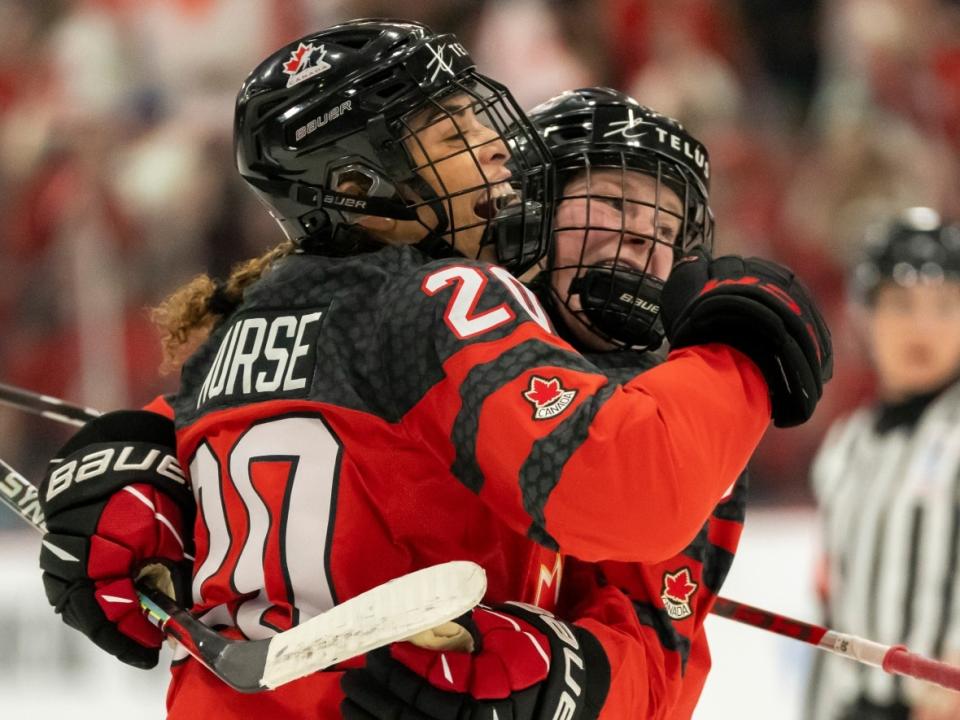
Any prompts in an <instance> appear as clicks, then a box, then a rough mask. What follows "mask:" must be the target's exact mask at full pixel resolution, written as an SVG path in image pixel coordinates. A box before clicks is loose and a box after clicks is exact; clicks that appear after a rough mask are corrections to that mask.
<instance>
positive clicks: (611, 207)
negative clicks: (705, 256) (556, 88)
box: [531, 88, 713, 350]
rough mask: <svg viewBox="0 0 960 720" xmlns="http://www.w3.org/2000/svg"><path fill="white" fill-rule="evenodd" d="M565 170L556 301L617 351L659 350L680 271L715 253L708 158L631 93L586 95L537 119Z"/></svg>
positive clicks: (558, 213) (552, 106) (557, 102)
mask: <svg viewBox="0 0 960 720" xmlns="http://www.w3.org/2000/svg"><path fill="white" fill-rule="evenodd" d="M531 119H533V121H534V123H535V124H536V125H537V127H538V129H539V131H540V132H541V134H542V135H543V136H544V138H545V140H546V143H547V146H548V147H549V148H550V150H551V151H552V153H553V155H554V160H555V162H556V164H557V167H558V175H559V182H558V192H557V194H556V196H555V200H554V207H553V209H554V212H555V224H554V228H553V236H552V239H551V251H550V255H549V261H548V263H547V267H546V272H547V273H549V276H548V277H549V283H550V289H551V298H552V301H553V302H554V303H556V304H559V305H562V306H563V308H564V309H565V310H566V314H567V315H568V316H571V317H572V318H574V320H575V322H577V323H579V324H581V325H582V326H584V327H585V328H586V329H587V330H589V332H590V333H592V334H593V335H594V336H596V337H597V338H599V339H600V340H602V341H604V343H605V344H606V345H609V346H614V347H629V348H636V349H650V350H653V349H656V348H657V347H659V345H660V344H661V342H662V340H663V329H662V324H661V322H660V319H659V314H660V292H661V290H662V288H663V281H664V279H665V278H666V277H667V275H668V274H669V272H670V269H671V268H672V266H673V264H674V263H675V262H676V261H677V260H679V259H680V258H681V257H682V256H683V255H684V254H685V252H686V251H688V250H689V249H690V248H692V247H694V246H696V245H704V246H706V247H707V248H708V249H710V248H711V247H712V244H713V215H712V213H711V211H710V208H709V205H708V199H707V188H708V183H709V161H708V158H707V152H706V149H705V148H704V147H703V146H702V145H701V144H700V143H699V142H698V141H696V140H695V139H694V138H693V137H692V136H690V135H689V134H688V133H686V131H685V130H684V129H683V127H682V126H680V125H679V123H676V122H675V121H673V120H671V119H670V118H666V117H664V116H662V115H659V114H657V113H654V112H653V111H651V110H649V109H648V108H645V107H643V106H641V105H639V104H638V103H636V102H635V101H634V100H632V99H631V98H629V97H628V96H626V95H623V94H622V93H619V92H616V91H613V90H607V89H605V88H590V89H587V90H577V91H572V92H569V93H564V94H563V95H561V96H559V97H558V98H555V99H554V100H553V101H550V102H548V103H547V104H546V105H545V106H541V108H538V109H535V110H533V111H532V112H531Z"/></svg>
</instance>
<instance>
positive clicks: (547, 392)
mask: <svg viewBox="0 0 960 720" xmlns="http://www.w3.org/2000/svg"><path fill="white" fill-rule="evenodd" d="M524 396H525V397H526V398H527V400H529V401H530V402H532V403H535V404H536V405H547V404H548V403H551V402H553V401H554V400H556V399H557V398H558V397H560V380H558V379H557V378H550V379H549V380H544V379H543V378H539V377H532V378H530V389H529V390H527V391H526V392H525V393H524Z"/></svg>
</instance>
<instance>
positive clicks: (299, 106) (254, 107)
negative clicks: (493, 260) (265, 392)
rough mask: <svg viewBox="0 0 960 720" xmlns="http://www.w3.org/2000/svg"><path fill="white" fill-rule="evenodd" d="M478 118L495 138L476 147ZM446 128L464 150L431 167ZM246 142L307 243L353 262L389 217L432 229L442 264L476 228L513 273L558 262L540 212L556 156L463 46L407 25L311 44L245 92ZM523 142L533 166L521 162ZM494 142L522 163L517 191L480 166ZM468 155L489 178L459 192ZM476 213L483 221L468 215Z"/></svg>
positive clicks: (367, 23) (292, 48)
mask: <svg viewBox="0 0 960 720" xmlns="http://www.w3.org/2000/svg"><path fill="white" fill-rule="evenodd" d="M467 114H470V116H471V118H475V120H476V121H477V122H479V125H478V127H481V128H483V129H484V133H483V134H484V137H483V138H482V140H481V139H479V138H475V139H476V142H474V139H468V134H469V133H467V132H465V131H464V129H463V127H462V123H464V122H465V121H464V118H465V116H466V115H467ZM440 122H448V127H449V128H450V131H451V132H450V135H451V138H449V139H448V140H445V142H447V146H446V147H447V149H446V150H445V151H444V155H443V157H431V156H430V154H429V153H427V152H426V150H425V149H424V146H423V145H422V143H420V140H419V137H418V133H419V132H421V131H422V130H423V129H424V127H427V126H430V127H432V126H436V125H437V124H438V123H440ZM488 131H489V132H488ZM234 143H235V150H236V160H237V166H238V168H239V170H240V174H241V175H242V176H243V177H244V179H245V180H246V181H247V182H249V183H250V184H251V185H252V186H253V188H254V189H255V191H256V192H257V194H258V195H259V196H260V198H261V199H262V200H263V201H264V202H265V203H266V204H267V206H268V207H269V208H270V211H271V214H272V215H273V216H274V217H275V218H276V220H277V221H278V222H279V223H280V226H281V227H282V228H283V230H284V232H285V234H286V235H287V236H288V237H289V238H290V239H291V240H294V241H296V242H299V243H301V244H308V243H309V244H310V245H311V246H312V247H316V248H320V249H321V250H323V249H324V248H326V249H327V250H328V251H330V252H336V253H347V254H349V253H350V252H354V251H357V250H358V249H360V247H361V246H362V245H363V244H364V243H365V242H368V241H369V236H367V235H365V234H364V233H363V232H358V231H357V229H356V226H355V224H354V223H355V222H356V220H357V219H358V217H360V216H380V217H387V218H394V219H398V220H414V221H417V222H419V223H420V224H421V225H423V228H424V229H423V232H424V235H425V237H424V238H423V240H421V241H420V242H419V243H418V246H419V247H420V248H421V249H423V250H424V251H425V252H427V253H428V254H429V255H432V256H437V257H440V256H445V255H451V254H464V253H463V248H462V247H461V246H462V245H463V242H464V241H462V240H461V241H460V243H459V246H458V236H459V238H464V237H465V235H464V233H465V231H468V230H469V231H471V233H473V234H474V236H475V235H476V234H478V233H479V232H480V231H484V239H483V243H484V244H489V243H493V244H495V245H496V249H497V262H499V263H500V264H502V265H504V266H506V267H508V268H509V269H511V270H513V271H514V272H518V271H521V270H523V269H525V268H527V267H530V266H531V265H533V264H534V263H535V262H536V261H537V260H539V259H540V258H541V257H542V256H543V254H544V253H545V252H546V246H547V239H548V236H549V230H548V228H547V226H546V223H545V221H544V218H543V213H542V211H541V208H542V206H541V204H540V202H541V196H544V195H545V194H546V193H549V192H551V191H552V188H551V178H552V174H551V170H550V168H549V154H548V153H547V152H546V149H545V148H544V146H543V145H542V143H541V142H540V141H539V139H538V138H537V136H536V133H535V131H534V130H533V128H532V126H531V125H530V123H529V121H528V120H527V118H526V116H525V115H524V114H523V112H522V111H521V110H520V109H519V107H518V106H517V104H516V102H515V101H514V99H513V97H512V96H511V95H510V93H509V91H508V90H507V89H506V88H505V87H504V86H503V85H500V84H499V83H497V82H494V81H493V80H490V79H489V78H486V77H484V76H482V75H480V74H479V73H477V72H476V70H475V69H474V63H473V61H472V60H471V59H470V56H469V55H468V54H467V51H466V50H465V49H464V47H463V45H461V44H460V43H459V42H458V41H457V39H456V38H455V37H454V36H453V35H438V34H435V33H433V32H432V31H431V30H430V29H429V28H427V27H426V26H424V25H421V24H418V23H414V22H405V21H394V20H355V21H351V22H347V23H344V24H342V25H337V26H335V27H331V28H328V29H326V30H322V31H320V32H317V33H313V34H311V35H307V36H306V37H303V38H301V39H300V40H298V41H296V42H293V43H291V44H289V45H287V46H286V47H284V48H281V49H280V50H278V51H277V52H275V53H274V54H273V55H271V56H270V57H269V58H267V59H266V60H265V61H264V62H262V63H261V64H260V65H259V66H258V67H257V68H256V69H255V70H254V71H253V72H252V73H251V74H250V76H249V77H248V78H247V80H246V81H245V82H244V84H243V86H242V87H241V89H240V92H239V94H238V97H237V104H236V115H235V137H234ZM471 143H473V144H471ZM518 143H522V145H523V147H524V153H523V154H522V156H520V155H519V154H517V153H514V152H513V149H514V148H515V147H517V146H518ZM493 144H497V147H498V148H499V149H498V152H501V154H502V155H503V156H505V155H506V154H507V151H509V152H510V154H511V155H515V157H513V158H512V159H511V164H510V166H509V168H510V171H511V172H512V175H511V176H510V178H509V181H508V182H504V178H502V177H500V178H487V177H486V175H485V173H484V172H483V169H482V167H481V161H480V160H479V159H478V155H481V154H482V153H483V152H484V150H483V148H484V147H491V146H492V145H493ZM461 153H463V154H467V156H468V157H469V158H472V162H473V166H472V167H473V168H475V170H472V172H473V175H474V176H475V178H476V179H475V181H472V184H470V186H469V187H457V188H451V189H449V190H448V189H447V186H446V184H445V183H444V180H443V178H442V177H441V176H440V173H439V171H438V170H437V164H438V161H447V160H449V159H450V158H451V157H453V156H456V155H458V154H461ZM415 155H416V156H417V158H416V159H415ZM428 179H429V181H428ZM518 198H519V201H518ZM467 203H471V204H470V205H469V207H470V208H472V210H471V211H470V212H464V211H462V208H463V207H465V206H466V204H467ZM455 206H456V207H458V208H461V211H460V212H459V215H460V217H455V215H457V214H458V213H457V212H456V211H455V210H454V208H455ZM426 209H429V211H430V212H424V211H425V210H426ZM424 217H427V218H429V219H428V220H424V219H423V218H424ZM478 228H479V230H477V229H478ZM478 252H479V251H478Z"/></svg>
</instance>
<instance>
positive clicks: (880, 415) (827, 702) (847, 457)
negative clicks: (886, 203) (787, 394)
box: [807, 208, 960, 720]
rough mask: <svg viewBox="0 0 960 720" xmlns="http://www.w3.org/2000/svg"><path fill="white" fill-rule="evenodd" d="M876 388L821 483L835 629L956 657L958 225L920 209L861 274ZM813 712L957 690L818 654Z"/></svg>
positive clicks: (867, 715) (904, 718) (952, 697)
mask: <svg viewBox="0 0 960 720" xmlns="http://www.w3.org/2000/svg"><path fill="white" fill-rule="evenodd" d="M852 286H853V287H852V289H853V295H854V299H855V301H856V302H855V305H856V307H855V312H856V313H858V315H857V322H856V326H857V328H858V330H862V332H863V334H864V336H865V337H864V340H865V342H866V345H867V347H868V350H869V353H870V359H871V362H872V363H873V366H874V368H875V370H876V375H877V381H878V397H877V400H876V403H875V404H874V405H873V406H871V407H864V408H860V409H859V410H857V411H855V412H854V413H853V414H852V415H851V416H849V417H847V418H845V419H843V420H841V421H839V422H837V423H836V424H835V425H833V427H831V428H830V431H829V432H828V434H827V437H826V439H825V441H824V443H823V445H822V447H821V448H820V451H819V452H818V454H817V457H816V460H815V461H814V464H813V471H812V482H813V488H814V493H815V495H816V498H817V502H818V504H819V507H820V518H821V526H822V539H821V543H822V548H823V551H824V554H825V558H824V559H825V562H824V566H823V567H824V572H823V575H822V579H823V582H822V583H821V588H820V589H821V592H822V597H823V603H824V610H825V613H826V616H827V618H826V620H827V622H828V623H829V624H830V625H831V626H832V627H834V628H836V629H837V630H840V631H843V632H849V633H853V634H856V635H861V636H864V637H868V638H870V639H872V640H876V641H878V642H881V643H884V644H891V645H893V644H898V643H903V644H905V645H907V646H908V647H909V648H910V649H911V650H913V651H914V652H919V653H922V654H924V655H928V656H932V657H937V658H941V659H945V660H950V661H952V662H954V663H956V662H958V661H960V382H958V378H960V225H957V224H949V223H944V222H943V221H942V220H941V218H940V216H939V215H938V214H937V213H936V212H935V211H933V210H931V209H929V208H911V209H909V210H907V211H905V212H904V213H903V214H902V215H901V216H900V217H899V218H898V219H897V220H896V221H894V222H893V223H891V224H889V225H887V226H885V227H884V228H883V229H882V230H881V231H880V232H879V233H877V236H876V237H874V238H872V239H871V241H870V242H868V244H867V247H866V252H865V253H864V259H863V260H862V261H861V262H860V264H859V265H858V266H857V267H856V271H855V273H854V276H853V279H852ZM808 700H809V703H808V712H807V716H808V718H809V719H810V720H839V719H841V718H842V720H947V719H948V718H950V719H951V720H957V719H958V718H960V693H951V692H949V691H946V690H941V689H939V688H937V687H936V686H932V685H927V684H924V683H919V682H917V683H914V682H912V681H907V680H904V679H901V678H900V677H895V676H892V675H888V674H886V673H883V672H882V671H880V670H874V669H870V668H867V667H865V666H863V665H858V664H856V663H852V662H850V661H849V660H845V659H843V658H838V657H836V656H829V655H825V654H824V655H821V657H819V658H818V659H817V664H816V666H815V668H814V672H813V677H812V680H811V684H810V692H809V694H808Z"/></svg>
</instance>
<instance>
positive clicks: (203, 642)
mask: <svg viewBox="0 0 960 720" xmlns="http://www.w3.org/2000/svg"><path fill="white" fill-rule="evenodd" d="M0 500H3V502H4V503H5V504H6V505H7V506H9V507H10V508H11V509H13V511H14V512H16V513H17V514H18V515H19V516H20V517H21V518H23V519H24V520H26V521H27V522H28V523H29V524H30V525H32V526H33V527H35V528H36V529H37V530H39V531H40V532H45V531H46V526H45V525H44V517H43V510H42V509H41V508H40V503H39V501H38V497H37V489H36V488H35V487H34V486H33V485H32V484H31V483H30V482H29V481H28V480H27V479H26V478H25V477H23V475H21V474H20V473H18V472H17V471H16V470H14V469H13V468H12V467H10V465H8V464H7V463H6V462H4V461H3V460H0ZM57 550H58V551H59V552H63V551H62V550H59V548H58V549H57ZM486 589H487V580H486V574H485V573H484V571H483V568H481V567H480V566H479V565H476V564H474V563H472V562H464V561H455V562H448V563H443V564H441V565H434V566H433V567H428V568H425V569H423V570H418V571H417V572H413V573H410V574H409V575H404V576H402V577H399V578H397V579H395V580H391V581H390V582H387V583H384V584H383V585H379V586H377V587H375V588H373V589H372V590H368V591H367V592H365V593H361V594H360V595H357V596H356V597H353V598H350V599H349V600H347V601H345V602H342V603H340V604H339V605H335V606H334V607H332V608H331V609H330V610H327V611H326V612H324V613H322V614H320V615H317V616H316V617H314V618H311V619H310V620H307V621H306V622H304V623H302V624H300V625H297V626H296V627H294V628H292V629H290V630H287V631H286V632H282V633H279V634H277V635H274V636H273V637H272V638H267V639H264V640H246V641H244V640H229V639H227V638H225V637H223V636H222V635H220V634H219V633H218V632H216V631H215V630H213V629H211V628H209V627H207V626H206V625H204V624H203V623H201V622H200V621H199V620H197V619H196V618H194V617H193V616H192V615H191V614H190V613H189V612H187V611H186V610H184V609H183V608H181V607H180V606H178V605H177V604H176V603H175V602H174V601H173V600H171V599H170V598H169V597H167V596H166V595H164V594H163V593H162V592H160V591H158V590H155V589H154V588H151V587H149V586H147V585H145V584H144V583H142V582H138V583H137V595H138V596H139V598H140V605H141V606H142V607H143V609H144V610H145V611H146V612H147V614H148V615H149V616H150V618H151V619H152V620H153V622H154V623H155V624H156V625H157V626H158V627H159V628H160V629H161V630H163V632H164V633H166V635H167V636H169V637H172V638H174V639H176V640H177V641H178V642H179V643H180V644H182V645H183V646H184V648H185V649H186V650H187V652H189V653H190V654H191V655H192V656H193V657H195V658H196V659H197V660H199V661H200V662H201V663H203V664H204V665H206V666H207V667H208V668H209V669H210V670H211V671H212V672H213V673H214V674H215V675H216V676H217V677H219V678H220V679H221V680H223V681H224V682H225V683H227V684H228V685H230V686H231V687H233V688H235V689H236V690H239V691H240V692H258V691H260V690H264V689H266V688H275V687H278V686H280V685H283V684H284V683H288V682H290V681H292V680H296V679H297V678H301V677H303V676H305V675H309V674H311V673H314V672H317V671H318V670H323V669H324V668H327V667H330V666H331V665H335V664H337V663H338V662H341V661H343V660H348V659H350V658H352V657H356V656H357V655H363V654H364V653H367V652H370V651H371V650H376V649H377V648H379V647H383V646H384V645H388V644H390V643H393V642H398V641H400V640H405V639H408V638H410V637H412V636H413V635H417V634H419V633H424V632H426V631H429V630H431V629H432V628H434V627H436V626H438V625H442V624H443V623H445V622H448V621H450V620H453V619H454V618H455V617H458V616H460V615H462V614H463V613H465V612H467V611H468V610H470V609H472V608H473V607H474V606H475V605H477V604H478V603H479V602H480V601H481V600H482V599H483V595H484V593H485V592H486Z"/></svg>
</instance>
